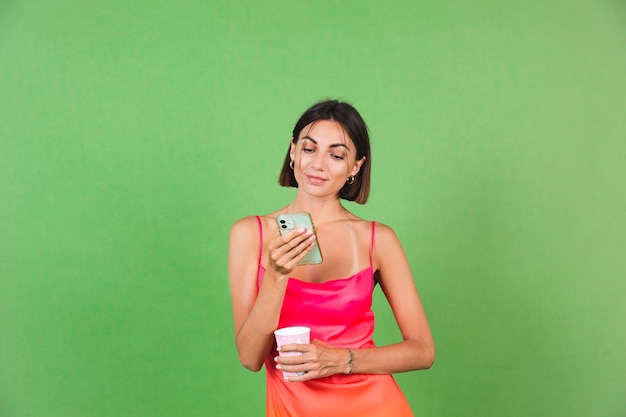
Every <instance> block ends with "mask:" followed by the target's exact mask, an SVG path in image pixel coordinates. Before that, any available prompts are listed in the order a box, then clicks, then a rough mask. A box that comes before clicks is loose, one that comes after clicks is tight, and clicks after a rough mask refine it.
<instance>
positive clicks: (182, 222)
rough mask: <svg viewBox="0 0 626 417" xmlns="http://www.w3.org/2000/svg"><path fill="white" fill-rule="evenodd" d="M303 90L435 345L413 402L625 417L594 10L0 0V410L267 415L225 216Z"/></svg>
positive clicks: (617, 143)
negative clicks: (334, 125) (356, 140)
mask: <svg viewBox="0 0 626 417" xmlns="http://www.w3.org/2000/svg"><path fill="white" fill-rule="evenodd" d="M325 97H337V98H342V99H346V100H348V101H350V102H351V103H352V104H354V105H355V106H356V107H357V108H358V109H359V110H360V111H361V113H362V115H363V117H364V118H365V119H366V121H367V122H368V124H369V126H370V129H371V136H372V147H373V158H372V161H373V185H372V195H371V198H370V202H369V203H368V204H367V205H365V206H356V205H354V204H347V206H348V207H349V208H351V209H353V210H354V211H355V212H356V213H357V214H358V215H360V216H362V217H364V218H368V219H375V220H377V221H381V222H384V223H387V224H389V225H390V226H392V227H393V228H394V229H395V230H396V231H397V233H398V235H399V236H400V239H401V240H402V242H403V244H404V247H405V250H406V252H407V255H408V257H409V260H410V262H411V265H412V268H413V272H414V276H415V280H416V282H417V285H418V288H419V289H420V292H421V295H422V298H423V301H424V304H425V306H426V309H427V312H428V315H429V319H430V322H431V326H432V330H433V334H434V337H435V341H436V343H437V349H438V357H437V361H436V363H435V365H434V367H433V368H432V369H431V370H429V371H425V372H412V373H405V374H400V375H398V376H397V379H398V381H399V383H400V384H401V386H402V388H403V390H404V392H405V393H406V395H407V397H408V399H409V402H410V403H411V405H412V407H413V409H414V411H415V414H416V415H417V416H481V417H483V416H498V417H501V416H546V417H548V416H549V417H554V416H568V417H572V416H573V417H577V416H580V417H583V416H584V417H590V416H594V417H595V416H606V417H615V416H625V415H626V399H624V393H625V392H626V360H625V358H626V356H625V353H624V352H625V350H626V332H625V330H624V327H625V326H624V319H625V318H626V283H625V278H626V193H625V188H626V187H625V186H626V174H625V172H626V123H625V121H624V120H625V118H626V117H625V114H626V6H625V5H624V3H623V1H617V0H614V1H591V0H589V1H583V0H570V1H558V0H554V1H540V0H531V1H517V0H515V1H507V2H503V1H490V0H480V1H465V2H462V1H452V2H446V1H434V0H432V1H402V2H400V1H396V2H394V1H390V2H377V1H376V2H375V1H367V0H360V1H344V2H336V3H333V2H322V1H319V2H318V1H314V2H313V1H311V2H299V1H267V0H264V1H256V2H253V1H249V2H236V1H229V0H219V1H204V2H201V1H193V2H169V1H147V0H146V1H107V2H104V1H78V0H60V1H56V2H44V1H28V0H25V1H11V0H4V1H2V2H0V141H1V143H0V416H1V417H48V416H50V417H52V416H63V417H67V416H88V417H92V416H93V417H100V416H116V417H119V416H133V417H137V416H214V415H215V416H244V415H252V416H258V415H263V413H264V401H265V399H264V374H263V372H261V373H258V374H254V373H251V372H249V371H246V370H245V369H244V368H243V367H241V366H240V365H239V363H238V361H237V355H236V351H235V346H234V343H233V329H232V319H231V312H230V295H229V289H228V281H227V270H226V258H227V242H228V233H229V229H230V226H231V225H232V223H233V222H234V221H235V220H236V219H238V218H240V217H242V216H244V215H249V214H257V213H258V214H262V213H267V212H269V211H273V210H275V209H277V208H279V207H281V206H283V205H286V204H287V203H288V202H289V201H290V199H291V198H292V197H293V196H294V190H293V189H286V188H281V187H279V186H278V185H277V183H276V180H277V177H278V171H279V168H280V164H281V162H282V158H283V156H284V152H285V151H286V149H287V145H288V140H289V138H290V132H291V129H292V127H293V125H294V123H295V121H296V120H297V118H298V116H299V115H300V113H301V112H302V111H303V110H304V109H305V108H307V107H308V106H309V105H310V104H312V103H313V102H314V101H317V100H318V99H321V98H325ZM375 307H376V313H377V317H378V323H377V325H378V329H377V333H376V341H377V343H379V344H384V343H389V342H393V341H396V340H398V337H399V334H398V331H397V329H396V327H395V324H394V322H393V319H392V316H391V314H390V312H389V308H388V307H387V306H386V304H385V302H384V298H383V297H382V295H381V293H380V292H379V290H377V292H376V300H375Z"/></svg>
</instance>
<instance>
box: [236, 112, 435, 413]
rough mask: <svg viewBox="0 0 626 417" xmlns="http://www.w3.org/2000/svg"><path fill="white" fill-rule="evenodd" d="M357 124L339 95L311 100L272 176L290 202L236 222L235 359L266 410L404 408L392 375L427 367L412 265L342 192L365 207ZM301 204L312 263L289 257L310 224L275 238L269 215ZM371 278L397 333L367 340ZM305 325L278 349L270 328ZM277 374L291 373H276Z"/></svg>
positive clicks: (363, 152)
mask: <svg viewBox="0 0 626 417" xmlns="http://www.w3.org/2000/svg"><path fill="white" fill-rule="evenodd" d="M370 166H371V157H370V144H369V135H368V131H367V126H366V124H365V122H364V121H363V119H362V118H361V116H360V115H359V113H358V112H357V111H356V109H354V107H352V106H351V105H349V104H348V103H345V102H339V101H336V100H328V101H322V102H319V103H317V104H315V105H313V106H312V107H311V108H309V109H308V110H307V111H305V112H304V114H303V115H302V116H301V117H300V119H299V120H298V122H297V123H296V126H295V128H294V130H293V137H292V138H291V141H290V143H289V149H288V150H287V155H286V157H285V161H284V164H283V168H282V172H281V174H280V179H279V182H280V184H281V185H283V186H292V187H297V189H298V190H297V194H296V197H295V199H294V201H293V202H292V203H291V204H289V205H288V206H287V207H284V208H281V209H280V210H278V211H276V212H274V213H271V214H268V215H265V216H250V217H245V218H243V219H241V220H239V221H237V222H236V223H235V224H234V226H233V228H232V230H231V236H230V250H229V279H230V285H231V293H232V303H233V315H234V324H235V343H236V345H237V351H238V353H239V360H240V361H241V363H242V364H243V365H244V366H245V367H246V368H248V369H250V370H252V371H255V372H256V371H259V370H260V369H261V368H262V366H263V364H265V368H266V375H267V378H266V380H267V415H268V416H276V417H286V416H298V417H309V416H310V417H335V416H336V417H339V416H341V417H366V416H393V417H405V416H412V415H413V413H412V412H411V409H410V408H409V405H408V403H407V401H406V399H405V397H404V395H403V394H402V392H401V391H400V388H399V387H398V385H397V384H396V382H395V380H394V379H393V377H392V376H391V374H393V373H396V372H405V371H411V370H417V369H427V368H429V367H430V366H431V365H432V363H433V361H434V359H435V348H434V343H433V339H432V336H431V332H430V329H429V326H428V322H427V319H426V315H425V313H424V310H423V307H422V303H421V301H420V298H419V296H418V293H417V290H416V288H415V285H414V282H413V277H412V275H411V270H410V268H409V264H408V262H407V259H406V256H405V254H404V251H403V249H402V246H401V244H400V242H399V241H398V238H397V237H396V235H395V233H394V232H393V230H392V229H391V228H389V227H388V226H385V225H384V224H381V223H375V222H370V221H366V220H363V219H361V218H359V217H357V216H355V215H354V214H352V213H351V212H349V211H348V210H346V209H345V208H344V207H343V206H342V204H341V199H346V200H350V201H356V202H357V203H360V204H364V203H365V202H366V201H367V198H368V194H369V186H370ZM294 212H308V213H310V214H311V217H312V218H313V222H314V224H315V228H316V231H317V238H318V242H319V247H320V249H321V250H322V254H323V262H322V263H320V264H315V265H302V266H298V265H297V264H298V262H299V261H300V260H301V259H302V258H303V257H304V256H305V255H306V254H307V253H308V252H309V251H310V250H311V248H312V247H313V245H315V237H314V236H313V235H312V232H310V231H305V230H304V229H295V230H293V231H291V232H289V233H288V234H285V235H284V236H281V235H280V233H279V231H278V227H277V225H276V216H277V215H278V214H281V213H294ZM376 284H379V285H380V287H381V289H382V291H383V292H384V294H385V296H386V298H387V300H388V301H389V304H390V306H391V308H392V310H393V313H394V316H395V319H396V322H397V324H398V326H399V329H400V332H401V334H402V340H401V341H399V342H398V343H395V344H392V345H389V346H380V347H377V346H375V345H374V342H373V340H372V334H373V331H374V314H373V312H372V310H371V305H372V291H373V289H374V286H375V285H376ZM296 325H299V326H307V327H310V328H311V343H310V344H290V345H285V346H282V347H281V348H280V349H281V352H299V353H300V354H301V355H300V356H279V355H278V353H277V348H276V344H275V342H274V334H273V332H274V331H275V330H276V329H277V328H282V327H287V326H296ZM283 371H285V372H295V373H298V374H299V376H295V377H288V378H284V377H283V373H282V372H283Z"/></svg>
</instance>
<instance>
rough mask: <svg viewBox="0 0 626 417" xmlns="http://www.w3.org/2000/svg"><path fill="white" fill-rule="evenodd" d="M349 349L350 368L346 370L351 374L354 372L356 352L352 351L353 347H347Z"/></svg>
mask: <svg viewBox="0 0 626 417" xmlns="http://www.w3.org/2000/svg"><path fill="white" fill-rule="evenodd" d="M346 350H347V351H348V355H349V358H348V363H347V365H348V369H347V371H346V374H348V375H350V374H351V373H353V372H354V352H353V351H352V349H350V348H348V349H346Z"/></svg>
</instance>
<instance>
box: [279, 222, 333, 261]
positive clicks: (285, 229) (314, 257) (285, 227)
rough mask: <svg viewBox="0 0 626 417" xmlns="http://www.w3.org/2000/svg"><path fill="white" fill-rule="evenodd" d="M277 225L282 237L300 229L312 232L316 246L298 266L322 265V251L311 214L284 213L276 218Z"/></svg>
mask: <svg viewBox="0 0 626 417" xmlns="http://www.w3.org/2000/svg"><path fill="white" fill-rule="evenodd" d="M276 223H277V224H278V230H279V231H280V234H281V235H284V234H286V233H289V232H290V231H292V230H293V229H297V228H298V227H304V228H305V229H308V230H312V231H313V235H314V236H315V245H314V246H313V248H312V249H311V251H310V252H309V253H307V254H306V256H305V257H304V258H302V260H301V261H300V262H298V265H312V264H319V263H322V252H321V250H320V245H319V242H318V240H317V233H316V232H315V226H314V225H313V220H312V219H311V215H310V214H309V213H284V214H279V215H278V216H276Z"/></svg>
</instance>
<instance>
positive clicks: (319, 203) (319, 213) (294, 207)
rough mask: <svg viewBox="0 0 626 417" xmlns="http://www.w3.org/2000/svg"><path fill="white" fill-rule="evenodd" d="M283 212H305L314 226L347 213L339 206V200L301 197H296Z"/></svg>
mask: <svg viewBox="0 0 626 417" xmlns="http://www.w3.org/2000/svg"><path fill="white" fill-rule="evenodd" d="M285 210H286V211H288V212H300V211H306V212H308V213H309V214H311V217H313V221H314V222H315V223H316V224H320V223H326V222H329V221H334V220H338V219H340V218H343V217H345V216H346V214H347V213H348V211H347V210H346V209H345V208H344V207H343V206H342V205H341V201H340V200H339V198H315V197H311V196H301V195H297V196H296V199H295V200H294V201H293V202H292V203H291V204H289V205H288V206H287V207H286V208H285Z"/></svg>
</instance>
